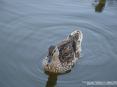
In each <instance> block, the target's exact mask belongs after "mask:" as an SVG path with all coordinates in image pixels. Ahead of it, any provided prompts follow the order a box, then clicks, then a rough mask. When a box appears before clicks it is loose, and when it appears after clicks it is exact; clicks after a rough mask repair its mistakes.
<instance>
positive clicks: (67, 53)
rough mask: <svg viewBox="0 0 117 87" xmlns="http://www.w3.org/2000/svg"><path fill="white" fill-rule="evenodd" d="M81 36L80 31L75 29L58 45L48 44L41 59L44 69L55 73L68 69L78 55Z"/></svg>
mask: <svg viewBox="0 0 117 87" xmlns="http://www.w3.org/2000/svg"><path fill="white" fill-rule="evenodd" d="M82 38H83V34H82V32H81V31H79V30H76V31H74V32H72V33H71V34H70V35H69V36H68V37H67V38H66V39H65V40H63V41H62V42H61V43H59V44H58V45H56V46H50V47H49V49H48V51H49V52H48V56H47V57H46V58H45V59H44V60H43V67H44V70H45V71H46V72H52V73H56V74H58V73H59V74H61V73H65V72H67V71H70V70H71V69H72V67H73V66H74V64H75V63H76V61H77V60H78V58H79V57H80V52H81V42H82Z"/></svg>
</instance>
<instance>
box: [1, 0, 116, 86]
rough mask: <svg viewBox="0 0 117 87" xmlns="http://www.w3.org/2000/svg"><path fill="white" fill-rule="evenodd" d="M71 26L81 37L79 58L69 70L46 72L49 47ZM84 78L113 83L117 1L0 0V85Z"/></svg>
mask: <svg viewBox="0 0 117 87" xmlns="http://www.w3.org/2000/svg"><path fill="white" fill-rule="evenodd" d="M76 29H79V30H81V31H82V32H83V35H84V38H83V43H82V53H81V58H80V59H79V61H78V62H77V64H76V65H75V67H74V68H73V70H72V71H71V72H70V73H67V74H64V75H59V76H54V75H52V76H48V75H46V74H45V73H44V72H43V67H42V60H43V58H44V57H45V56H46V55H47V50H48V47H49V46H50V45H52V44H56V43H58V42H60V41H61V40H63V39H64V38H65V37H67V35H69V34H70V33H71V32H72V31H74V30H76ZM83 81H117V0H100V2H99V0H0V87H86V86H87V85H86V84H85V83H83ZM103 86H104V85H103ZM90 87H94V86H90ZM96 87H97V86H96ZM104 87H106V86H104ZM109 87H111V86H109ZM115 87H117V85H116V86H115Z"/></svg>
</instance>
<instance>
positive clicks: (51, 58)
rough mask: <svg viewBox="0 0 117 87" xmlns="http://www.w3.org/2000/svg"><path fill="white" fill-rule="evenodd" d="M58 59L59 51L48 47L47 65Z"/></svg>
mask: <svg viewBox="0 0 117 87" xmlns="http://www.w3.org/2000/svg"><path fill="white" fill-rule="evenodd" d="M58 57H59V50H58V47H57V46H54V45H52V46H50V47H49V49H48V56H47V58H48V63H51V62H52V61H55V60H56V59H57V58H58Z"/></svg>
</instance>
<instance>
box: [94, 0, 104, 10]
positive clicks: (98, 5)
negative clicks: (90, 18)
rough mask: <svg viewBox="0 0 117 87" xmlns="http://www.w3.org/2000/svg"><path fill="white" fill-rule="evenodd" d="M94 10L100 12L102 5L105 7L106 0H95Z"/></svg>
mask: <svg viewBox="0 0 117 87" xmlns="http://www.w3.org/2000/svg"><path fill="white" fill-rule="evenodd" d="M95 3H96V4H95V11H96V12H102V11H103V9H104V7H105V3H106V0H95Z"/></svg>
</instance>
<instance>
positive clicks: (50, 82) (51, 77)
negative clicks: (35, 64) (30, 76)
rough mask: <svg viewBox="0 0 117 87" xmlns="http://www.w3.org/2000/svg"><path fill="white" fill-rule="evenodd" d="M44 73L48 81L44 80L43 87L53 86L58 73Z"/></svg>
mask: <svg viewBox="0 0 117 87" xmlns="http://www.w3.org/2000/svg"><path fill="white" fill-rule="evenodd" d="M46 74H47V75H48V81H47V82H46V86H45V87H55V86H56V84H57V77H58V75H57V74H53V73H48V72H46Z"/></svg>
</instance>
